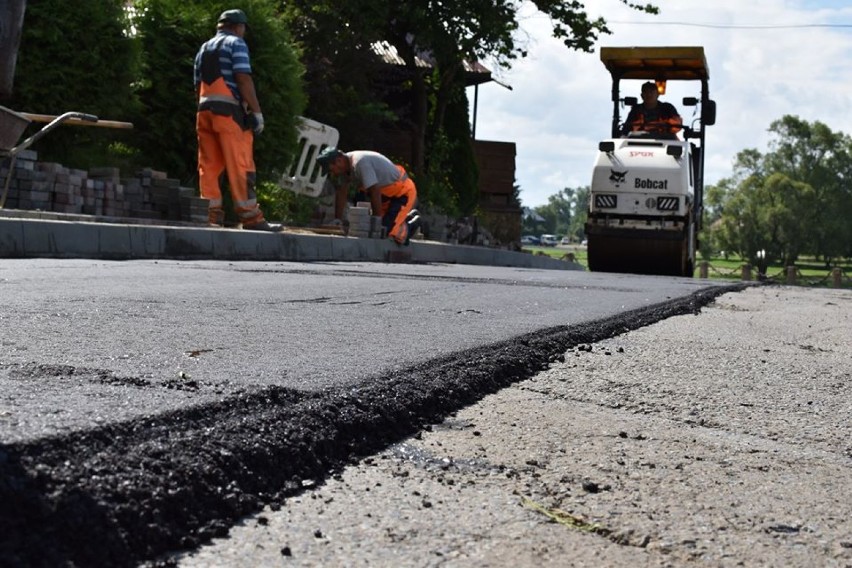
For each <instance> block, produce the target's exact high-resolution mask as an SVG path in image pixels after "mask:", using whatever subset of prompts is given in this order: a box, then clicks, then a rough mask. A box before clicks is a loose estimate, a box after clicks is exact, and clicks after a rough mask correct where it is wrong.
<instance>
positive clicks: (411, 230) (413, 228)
mask: <svg viewBox="0 0 852 568" xmlns="http://www.w3.org/2000/svg"><path fill="white" fill-rule="evenodd" d="M405 222H406V224H407V225H408V236H407V238H406V241H405V244H408V241H410V240H411V236H412V235H415V234H417V229H419V228H420V225H422V224H423V220H422V219H421V218H420V211H418V210H417V209H412V210H411V212H410V213H409V214H408V215H407V216H406V217H405Z"/></svg>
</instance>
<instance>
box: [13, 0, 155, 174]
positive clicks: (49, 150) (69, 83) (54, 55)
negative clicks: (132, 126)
mask: <svg viewBox="0 0 852 568" xmlns="http://www.w3.org/2000/svg"><path fill="white" fill-rule="evenodd" d="M124 8H125V2H124V1H123V0H90V1H88V2H67V1H65V0H41V1H39V2H30V3H29V5H28V6H27V8H26V12H25V14H24V26H23V31H22V37H21V46H20V50H19V52H18V60H17V66H16V74H15V89H14V93H13V96H12V97H11V99H10V100H9V102H8V103H5V104H6V105H8V106H10V107H11V108H14V109H16V110H19V111H24V112H31V113H36V114H48V115H59V114H63V113H65V112H68V111H77V112H85V113H89V114H94V115H96V116H98V117H100V118H102V119H111V120H129V119H130V118H131V117H132V116H134V115H135V114H136V112H137V108H138V102H137V98H136V96H135V94H134V92H133V81H134V79H135V78H136V73H137V71H138V65H137V62H138V58H137V53H138V52H137V46H136V45H135V42H134V40H133V39H132V38H131V37H130V36H129V35H128V34H127V33H126V32H127V28H128V26H127V19H126V12H125V9H124ZM3 26H5V24H4V23H0V27H3ZM116 140H124V141H130V140H132V133H128V132H126V131H116V130H110V129H106V128H70V127H68V128H65V127H63V128H58V129H56V130H55V131H53V132H51V133H50V135H49V136H45V137H44V138H42V139H41V140H40V141H39V143H38V145H37V147H36V148H35V149H37V150H38V151H39V154H40V157H41V158H42V159H43V160H48V161H57V162H61V163H64V164H67V165H70V166H74V167H81V168H85V167H90V166H103V165H105V164H108V163H109V161H108V158H107V157H108V156H109V147H110V145H111V144H112V143H113V142H114V141H116Z"/></svg>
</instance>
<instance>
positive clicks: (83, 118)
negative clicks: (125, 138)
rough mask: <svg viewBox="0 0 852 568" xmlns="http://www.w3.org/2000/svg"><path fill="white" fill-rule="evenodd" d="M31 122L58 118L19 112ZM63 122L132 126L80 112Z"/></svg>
mask: <svg viewBox="0 0 852 568" xmlns="http://www.w3.org/2000/svg"><path fill="white" fill-rule="evenodd" d="M19 114H21V115H23V116H25V117H27V118H28V119H29V120H31V121H33V122H52V121H54V120H56V119H57V118H59V117H58V116H55V115H51V114H33V113H29V112H21V113H19ZM64 123H65V124H76V125H85V126H101V127H103V128H133V123H132V122H119V121H117V120H99V119H98V117H97V116H95V115H93V114H81V115H79V116H77V117H74V118H69V119H67V120H65V121H64Z"/></svg>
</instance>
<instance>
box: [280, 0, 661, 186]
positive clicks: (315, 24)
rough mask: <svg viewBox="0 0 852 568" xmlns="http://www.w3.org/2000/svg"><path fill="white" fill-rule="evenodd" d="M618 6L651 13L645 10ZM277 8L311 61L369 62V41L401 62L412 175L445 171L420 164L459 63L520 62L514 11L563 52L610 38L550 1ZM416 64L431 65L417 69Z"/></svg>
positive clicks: (323, 0)
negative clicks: (531, 10) (528, 14)
mask: <svg viewBox="0 0 852 568" xmlns="http://www.w3.org/2000/svg"><path fill="white" fill-rule="evenodd" d="M618 1H619V2H621V3H623V4H626V5H628V6H631V7H633V8H635V9H637V10H641V11H645V12H649V13H657V9H656V8H655V7H653V6H651V5H645V6H639V5H636V4H632V3H630V2H628V1H627V0H618ZM282 5H283V6H285V10H286V11H287V13H288V14H289V18H290V20H291V22H293V23H294V24H295V28H294V29H295V30H296V31H295V32H294V33H296V34H297V36H298V37H300V38H312V39H313V40H317V44H316V45H315V46H314V48H315V49H316V47H317V46H318V45H322V46H324V47H325V49H320V50H319V51H318V52H316V53H315V56H317V57H320V58H322V60H324V61H329V62H331V66H333V67H340V65H335V64H334V62H335V61H338V60H339V61H342V62H346V61H349V60H351V59H352V57H353V54H360V57H361V60H363V61H374V60H375V58H374V57H371V55H370V54H369V53H370V46H371V45H373V44H374V43H376V42H380V41H386V42H389V43H390V44H391V45H392V46H393V47H394V48H395V50H396V52H397V53H398V54H399V56H400V57H401V58H402V60H403V61H404V63H405V67H406V70H407V73H406V80H407V82H408V93H409V97H408V100H409V101H411V104H410V106H409V108H407V109H404V111H405V112H404V113H400V114H399V115H398V116H400V119H401V120H408V121H409V122H408V125H409V126H410V127H411V130H412V133H413V137H412V138H413V148H412V153H413V160H412V161H413V163H412V164H411V166H412V169H413V171H414V173H415V174H418V175H422V174H424V173H426V172H427V171H432V172H435V171H445V170H446V168H445V167H444V164H437V166H436V165H434V164H433V165H432V166H431V167H430V165H429V163H428V162H429V160H430V159H434V157H433V156H432V155H431V151H432V150H433V149H434V148H435V146H436V145H437V144H442V143H443V141H444V138H443V137H444V136H445V135H446V130H445V120H446V117H447V115H446V113H447V108H448V105H450V103H451V101H452V99H453V96H454V93H456V92H457V90H458V88H459V85H461V84H463V75H464V62H465V61H476V60H480V59H486V58H488V59H490V60H491V61H493V62H494V63H495V64H496V65H497V66H499V67H507V68H508V67H510V66H511V63H512V62H513V61H514V60H516V59H518V58H519V57H525V56H526V55H527V51H526V47H525V45H523V43H522V42H518V41H517V40H516V38H517V34H518V31H519V27H520V26H519V18H520V14H519V12H520V10H521V9H522V7H524V6H525V5H532V6H534V7H535V8H536V9H538V10H539V11H540V12H541V13H542V14H544V15H545V16H547V17H549V18H550V20H551V23H552V26H553V28H552V29H553V35H554V36H555V37H557V38H560V39H562V40H563V42H564V43H565V45H566V47H568V48H569V49H580V50H584V51H591V50H592V48H593V46H594V44H595V41H596V40H597V38H598V36H599V35H600V34H603V33H610V32H609V29H608V28H607V27H606V22H605V21H604V20H603V19H600V18H599V19H595V20H592V19H590V18H589V17H588V15H587V14H586V13H585V11H584V8H583V6H582V4H580V3H579V2H562V1H557V0H531V2H529V3H524V2H517V1H516V0H458V1H456V2H435V1H434V0H411V1H408V2H395V1H392V0H369V1H367V0H350V1H349V2H338V1H337V0H288V1H287V2H285V3H283V4H282ZM424 59H426V60H428V62H429V63H430V64H431V65H430V66H428V67H427V66H424V65H422V62H423V60H424ZM312 65H316V66H320V64H316V63H312V64H309V68H310V67H311V66H312ZM368 69H369V68H368ZM467 135H468V136H469V132H468V133H467ZM451 142H456V141H455V140H451ZM418 183H420V182H418Z"/></svg>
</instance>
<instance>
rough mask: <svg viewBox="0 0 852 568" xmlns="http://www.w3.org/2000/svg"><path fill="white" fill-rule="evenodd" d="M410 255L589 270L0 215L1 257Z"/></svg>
mask: <svg viewBox="0 0 852 568" xmlns="http://www.w3.org/2000/svg"><path fill="white" fill-rule="evenodd" d="M396 251H404V252H406V253H408V254H407V255H405V256H406V259H407V261H411V262H419V263H426V262H433V263H450V264H452V263H457V264H472V265H490V266H515V267H522V268H543V269H558V270H583V267H582V266H580V265H579V264H577V263H573V262H566V261H563V260H557V259H554V258H550V257H546V256H538V255H531V254H527V253H521V252H515V251H508V250H500V249H489V248H485V247H473V246H467V245H450V244H447V243H440V242H432V241H412V242H411V243H410V244H409V246H407V247H399V246H398V245H396V244H394V243H393V242H391V241H389V240H387V239H362V238H353V237H342V236H338V235H313V234H302V233H299V234H295V233H286V232H284V233H264V232H259V231H245V230H239V229H221V228H211V227H176V226H171V225H153V224H140V225H136V224H123V223H98V222H86V221H79V220H73V221H64V220H55V219H40V218H32V217H30V218H20V217H0V257H3V258H15V257H54V258H102V259H108V260H129V259H144V258H149V259H150V258H175V259H203V258H208V259H218V260H279V261H296V262H310V261H367V262H386V261H387V259H389V258H391V256H392V255H390V253H393V252H396Z"/></svg>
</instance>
